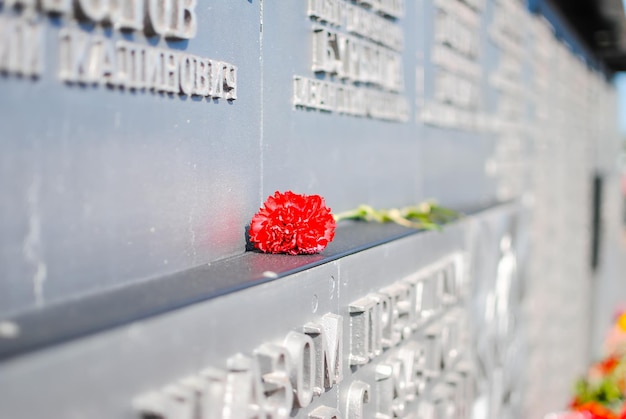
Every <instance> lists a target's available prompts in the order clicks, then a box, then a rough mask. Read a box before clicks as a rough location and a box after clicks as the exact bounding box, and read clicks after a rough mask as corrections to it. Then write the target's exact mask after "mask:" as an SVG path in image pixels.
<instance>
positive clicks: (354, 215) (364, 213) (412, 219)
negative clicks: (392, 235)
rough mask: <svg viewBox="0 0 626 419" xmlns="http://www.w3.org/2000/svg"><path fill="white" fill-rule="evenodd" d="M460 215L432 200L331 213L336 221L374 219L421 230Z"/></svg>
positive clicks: (367, 206) (438, 225)
mask: <svg viewBox="0 0 626 419" xmlns="http://www.w3.org/2000/svg"><path fill="white" fill-rule="evenodd" d="M460 217H461V214H459V213H458V212H456V211H454V210H451V209H449V208H444V207H441V206H439V205H437V204H436V203H435V202H433V201H426V202H422V203H420V204H418V205H413V206H408V207H404V208H391V209H378V210H377V209H374V208H373V207H371V206H369V205H359V206H358V207H357V208H355V209H352V210H349V211H344V212H340V213H338V214H335V215H333V218H334V219H335V221H336V222H339V221H343V220H361V221H369V222H371V221H375V222H378V223H386V222H394V223H396V224H399V225H402V226H405V227H409V228H416V229H423V230H441V226H442V225H443V224H446V223H448V222H450V221H454V220H456V219H458V218H460Z"/></svg>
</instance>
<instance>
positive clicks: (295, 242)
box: [250, 191, 335, 255]
mask: <svg viewBox="0 0 626 419" xmlns="http://www.w3.org/2000/svg"><path fill="white" fill-rule="evenodd" d="M334 236H335V220H334V219H333V216H332V214H331V213H330V208H328V207H327V206H326V204H325V203H324V198H322V197H321V196H319V195H300V194H296V193H293V192H291V191H287V192H285V193H280V192H278V191H277V192H275V193H274V195H273V196H270V197H268V198H267V200H266V201H265V203H264V204H263V207H262V208H261V209H260V210H259V212H257V213H256V214H255V215H254V217H252V222H251V223H250V241H251V242H252V243H253V244H254V246H255V247H256V248H257V249H259V250H261V251H263V252H266V253H288V254H290V255H298V254H312V253H318V252H321V251H322V250H324V248H325V247H326V246H327V245H328V243H330V242H331V241H332V240H333V237H334Z"/></svg>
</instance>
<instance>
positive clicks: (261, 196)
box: [259, 0, 265, 206]
mask: <svg viewBox="0 0 626 419" xmlns="http://www.w3.org/2000/svg"><path fill="white" fill-rule="evenodd" d="M259 67H260V73H261V74H260V75H261V80H260V89H259V90H260V92H259V95H260V97H259V107H260V109H261V111H260V115H259V118H260V121H259V183H260V185H259V206H260V205H262V204H263V201H264V197H265V193H264V191H263V189H264V185H263V183H264V182H263V175H264V172H265V169H264V163H265V156H264V155H263V136H264V132H263V126H264V124H265V117H264V113H263V108H264V104H263V93H264V92H263V84H264V78H265V76H264V71H263V70H264V63H263V0H259Z"/></svg>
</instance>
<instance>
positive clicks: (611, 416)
mask: <svg viewBox="0 0 626 419" xmlns="http://www.w3.org/2000/svg"><path fill="white" fill-rule="evenodd" d="M574 410H575V411H577V412H581V413H583V414H585V415H587V416H588V417H589V419H620V417H619V416H617V415H616V414H615V413H613V412H611V411H610V410H609V409H607V408H606V407H604V406H602V405H601V404H600V403H598V402H595V401H590V402H586V403H583V404H579V405H577V406H574Z"/></svg>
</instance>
